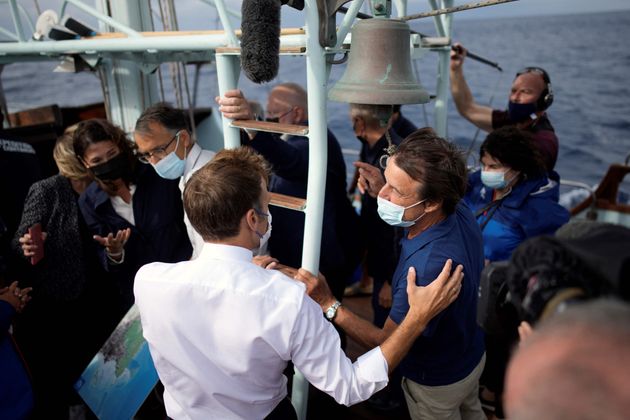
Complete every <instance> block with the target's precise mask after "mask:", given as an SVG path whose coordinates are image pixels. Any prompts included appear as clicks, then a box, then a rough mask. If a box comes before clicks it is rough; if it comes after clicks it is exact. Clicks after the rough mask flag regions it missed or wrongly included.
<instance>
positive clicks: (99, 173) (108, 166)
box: [90, 153, 131, 181]
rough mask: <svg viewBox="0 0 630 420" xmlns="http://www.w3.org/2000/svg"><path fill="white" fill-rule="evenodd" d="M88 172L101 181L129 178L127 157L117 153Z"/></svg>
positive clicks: (129, 168) (129, 170)
mask: <svg viewBox="0 0 630 420" xmlns="http://www.w3.org/2000/svg"><path fill="white" fill-rule="evenodd" d="M90 171H91V172H92V174H94V176H95V177H96V178H98V179H100V180H101V181H113V180H115V179H121V178H122V179H127V178H129V174H130V172H131V167H130V165H129V161H128V160H127V156H125V154H124V153H118V154H117V155H116V156H114V157H113V158H111V159H110V160H108V161H107V162H105V163H101V164H99V165H95V166H92V167H91V168H90Z"/></svg>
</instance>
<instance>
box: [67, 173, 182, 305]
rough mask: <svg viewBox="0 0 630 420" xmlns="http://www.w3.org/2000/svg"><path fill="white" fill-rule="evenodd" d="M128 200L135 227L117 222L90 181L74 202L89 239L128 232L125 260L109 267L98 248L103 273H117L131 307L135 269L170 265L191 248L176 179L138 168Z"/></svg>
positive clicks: (105, 198) (106, 199)
mask: <svg viewBox="0 0 630 420" xmlns="http://www.w3.org/2000/svg"><path fill="white" fill-rule="evenodd" d="M134 176H135V184H136V191H135V193H134V195H133V215H134V219H135V226H132V225H131V224H130V223H129V222H128V221H127V220H125V219H123V218H122V217H120V216H119V215H118V214H117V213H116V211H115V210H114V207H113V206H112V204H111V201H110V199H109V196H108V195H107V193H106V192H105V191H103V190H102V189H101V188H100V187H99V185H98V184H97V183H96V182H92V183H91V184H90V185H89V186H88V188H87V189H86V190H85V192H84V193H83V194H82V195H81V197H79V208H80V209H81V213H82V214H83V217H84V219H85V222H86V224H87V226H88V229H89V230H90V233H91V234H92V235H100V236H107V235H108V234H109V233H114V234H116V232H118V231H119V230H121V229H126V228H128V227H129V228H131V235H130V236H129V240H128V241H127V244H126V245H125V260H124V262H123V263H122V264H120V265H119V266H115V265H111V264H110V263H109V259H108V258H107V256H106V254H105V248H104V247H100V246H99V247H98V252H99V254H100V258H101V261H102V263H103V265H104V267H105V269H107V270H109V271H113V272H115V273H116V277H117V280H118V284H119V288H120V292H121V293H122V297H123V306H126V307H127V308H128V307H130V306H131V304H133V279H134V277H135V275H136V271H138V269H139V268H140V267H141V266H143V265H145V264H148V263H151V262H167V263H174V262H179V261H184V260H187V259H189V258H190V256H191V255H192V246H191V245H190V240H189V239H188V234H187V233H186V226H185V225H184V207H183V205H182V199H181V192H180V190H179V180H178V179H177V180H167V179H163V178H161V177H160V176H159V175H157V173H156V172H155V171H154V170H153V168H152V167H150V166H149V165H143V164H138V166H137V167H136V170H135V173H134Z"/></svg>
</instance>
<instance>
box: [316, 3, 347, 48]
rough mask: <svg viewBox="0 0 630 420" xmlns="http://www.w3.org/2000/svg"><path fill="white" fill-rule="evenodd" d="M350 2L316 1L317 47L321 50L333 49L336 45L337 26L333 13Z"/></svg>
mask: <svg viewBox="0 0 630 420" xmlns="http://www.w3.org/2000/svg"><path fill="white" fill-rule="evenodd" d="M349 1H350V0H317V12H318V14H319V45H321V46H322V48H326V47H334V46H335V45H336V44H337V26H336V22H335V13H337V11H338V10H339V8H340V7H341V6H343V5H344V4H346V3H348V2H349Z"/></svg>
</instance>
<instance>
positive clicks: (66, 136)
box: [53, 124, 90, 180]
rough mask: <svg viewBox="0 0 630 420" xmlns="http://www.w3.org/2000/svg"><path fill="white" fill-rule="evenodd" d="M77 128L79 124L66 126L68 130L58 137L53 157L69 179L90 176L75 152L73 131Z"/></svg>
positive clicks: (61, 172) (60, 171)
mask: <svg viewBox="0 0 630 420" xmlns="http://www.w3.org/2000/svg"><path fill="white" fill-rule="evenodd" d="M76 128H77V124H74V125H71V126H70V127H68V128H66V131H64V133H63V134H62V135H61V137H59V138H58V139H57V142H56V143H55V148H54V149H53V158H54V159H55V163H57V167H58V168H59V173H60V174H61V175H62V176H64V177H66V178H69V179H75V180H81V179H85V178H89V177H90V174H89V173H88V171H87V170H86V169H85V166H83V165H82V164H81V162H79V160H78V159H77V156H76V155H75V154H74V148H73V146H72V133H74V131H75V130H76Z"/></svg>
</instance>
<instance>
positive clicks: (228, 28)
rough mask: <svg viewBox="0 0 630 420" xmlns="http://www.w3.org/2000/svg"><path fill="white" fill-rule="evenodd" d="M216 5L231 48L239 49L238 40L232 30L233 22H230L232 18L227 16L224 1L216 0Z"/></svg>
mask: <svg viewBox="0 0 630 420" xmlns="http://www.w3.org/2000/svg"><path fill="white" fill-rule="evenodd" d="M214 4H215V6H216V8H217V13H218V14H219V19H220V20H221V25H223V30H224V31H225V35H226V37H227V39H228V44H229V45H230V46H231V47H238V39H237V38H236V34H235V33H234V29H233V28H232V22H230V17H229V16H228V14H227V9H226V8H225V4H224V3H223V0H215V2H214Z"/></svg>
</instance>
